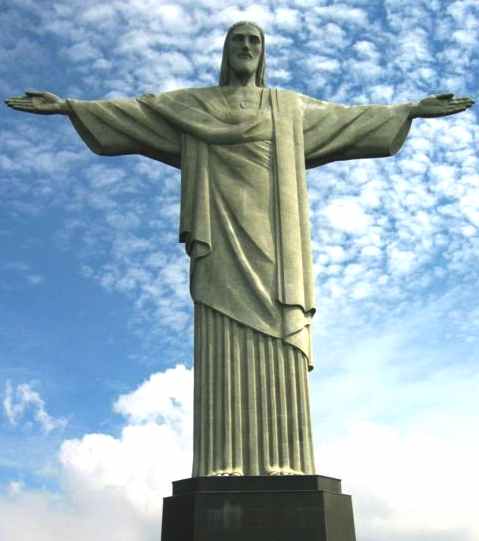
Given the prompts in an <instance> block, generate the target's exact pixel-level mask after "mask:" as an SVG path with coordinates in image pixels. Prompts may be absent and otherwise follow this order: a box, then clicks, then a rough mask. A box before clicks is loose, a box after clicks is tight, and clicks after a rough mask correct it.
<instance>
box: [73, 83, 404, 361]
mask: <svg viewBox="0 0 479 541" xmlns="http://www.w3.org/2000/svg"><path fill="white" fill-rule="evenodd" d="M230 91H231V90H228V87H208V88H197V89H186V90H178V91H173V92H166V93H163V94H160V95H146V96H142V97H140V98H137V99H129V100H105V101H85V102H83V101H77V100H67V102H68V105H69V108H70V118H71V120H72V123H73V125H74V126H75V128H76V130H77V131H78V133H79V134H80V136H81V137H82V138H83V140H84V141H85V143H86V144H87V145H88V146H89V148H90V149H91V150H92V151H93V152H95V153H97V154H100V155H111V156H113V155H122V154H140V155H143V156H147V157H150V158H153V159H155V160H158V161H161V162H164V163H167V164H169V165H171V166H173V167H176V168H180V169H181V214H180V241H181V242H184V243H185V246H186V250H187V252H188V254H189V256H190V258H191V272H190V289H191V295H192V298H193V300H194V301H195V303H199V304H204V305H206V306H209V307H210V308H213V309H214V310H216V311H217V312H219V313H221V314H223V315H226V316H228V317H230V318H231V319H233V320H234V321H236V322H238V323H240V324H242V325H245V326H247V327H249V328H252V329H254V330H256V331H259V332H260V333H263V334H265V335H267V336H271V337H273V338H277V339H280V340H282V341H283V342H284V343H285V344H289V345H291V346H293V347H294V348H296V349H298V350H300V351H301V352H302V353H303V354H304V356H305V358H306V359H307V363H308V366H309V368H312V359H311V351H310V338H309V337H310V332H309V325H310V322H311V318H312V316H313V314H314V311H315V302H314V283H313V282H314V277H313V270H312V261H311V247H310V228H309V217H308V197H307V189H306V180H305V171H306V169H307V168H312V167H316V166H320V165H323V164H326V163H329V162H333V161H337V160H349V159H357V158H377V157H385V156H391V155H392V154H394V153H395V152H397V151H398V150H399V148H400V147H401V145H402V144H403V142H404V140H405V138H406V136H407V133H408V130H409V127H410V120H409V119H408V115H409V110H410V106H409V105H399V106H379V105H369V106H351V107H348V106H341V105H336V104H332V103H328V102H324V101H320V100H316V99H314V98H310V97H307V96H303V95H301V94H298V93H294V92H290V91H286V90H276V89H261V90H260V92H261V99H260V105H259V107H257V108H248V107H246V108H244V109H240V108H236V109H235V108H232V107H230V105H229V102H228V99H227V93H228V92H230ZM255 91H258V89H256V90H255Z"/></svg>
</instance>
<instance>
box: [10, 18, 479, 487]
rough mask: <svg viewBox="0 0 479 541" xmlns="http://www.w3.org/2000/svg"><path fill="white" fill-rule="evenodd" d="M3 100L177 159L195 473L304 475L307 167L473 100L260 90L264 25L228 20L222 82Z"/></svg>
mask: <svg viewBox="0 0 479 541" xmlns="http://www.w3.org/2000/svg"><path fill="white" fill-rule="evenodd" d="M6 103H7V105H9V106H10V107H12V108H14V109H17V110H19V111H26V112H29V113H39V114H63V115H67V116H68V117H69V118H70V120H71V121H72V123H73V126H74V127H75V128H76V130H77V132H78V133H79V135H80V136H81V137H82V139H83V140H84V141H85V143H86V144H87V145H88V147H89V148H90V149H91V150H92V151H93V152H95V153H97V154H100V155H103V156H105V155H106V156H117V155H122V154H141V155H143V156H148V157H149V158H152V159H154V160H158V161H161V162H164V163H167V164H169V165H171V166H173V167H177V168H179V169H181V218H180V241H181V242H184V243H185V246H186V251H187V253H188V255H189V257H190V259H191V274H190V288H191V296H192V298H193V302H194V305H195V315H194V319H195V346H194V369H195V370H194V373H195V386H194V460H193V476H194V477H196V476H219V475H304V474H313V473H314V472H315V466H314V457H313V444H312V435H311V419H310V406H309V392H308V378H307V376H308V369H311V368H312V365H313V362H312V359H311V349H310V323H311V319H312V317H313V314H314V311H315V303H314V288H313V270H312V262H311V247H310V228H309V227H310V226H309V217H308V194H307V190H306V182H305V170H306V169H309V168H312V167H317V166H320V165H323V164H326V163H330V162H333V161H337V160H352V159H358V158H378V157H385V156H391V155H393V154H395V153H396V152H397V151H398V150H399V149H400V147H401V145H402V144H403V142H404V140H405V138H406V136H407V133H408V131H409V128H410V125H411V121H412V120H413V119H414V118H432V117H442V116H446V115H451V114H455V113H459V112H461V111H464V110H465V109H467V108H468V107H470V106H471V105H472V104H473V101H472V100H471V99H469V98H454V96H453V95H452V94H442V95H438V96H432V97H428V98H425V99H423V100H422V101H420V102H419V103H406V104H402V105H395V106H379V105H368V106H352V107H347V106H342V105H336V104H333V103H327V102H324V101H320V100H317V99H313V98H310V97H307V96H304V95H301V94H298V93H295V92H291V91H287V90H277V89H272V88H268V87H267V86H266V84H265V49H264V34H263V31H262V30H261V29H260V28H259V27H258V26H257V25H256V24H254V23H249V22H240V23H237V24H235V25H234V26H232V27H231V28H230V29H229V31H228V33H227V36H226V40H225V45H224V51H223V60H222V66H221V74H220V81H219V85H218V86H214V87H208V88H195V89H186V90H177V91H174V92H166V93H163V94H159V95H145V96H142V97H139V98H137V99H128V100H106V101H77V100H70V99H66V100H63V99H60V98H58V97H57V96H55V95H54V94H51V93H49V92H27V93H26V94H25V96H21V97H16V98H11V99H8V100H7V101H6Z"/></svg>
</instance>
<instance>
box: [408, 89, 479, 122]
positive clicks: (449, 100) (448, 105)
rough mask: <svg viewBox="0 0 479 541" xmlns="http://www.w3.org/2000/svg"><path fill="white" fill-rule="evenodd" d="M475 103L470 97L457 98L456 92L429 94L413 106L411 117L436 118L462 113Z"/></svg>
mask: <svg viewBox="0 0 479 541" xmlns="http://www.w3.org/2000/svg"><path fill="white" fill-rule="evenodd" d="M472 105H474V100H473V99H471V98H468V97H464V98H456V97H454V94H439V95H437V96H428V97H427V98H424V99H422V100H421V101H420V102H418V103H415V104H414V105H412V107H411V111H410V113H409V118H411V119H412V118H436V117H441V116H448V115H455V114H456V113H462V111H465V110H466V109H469V107H471V106H472Z"/></svg>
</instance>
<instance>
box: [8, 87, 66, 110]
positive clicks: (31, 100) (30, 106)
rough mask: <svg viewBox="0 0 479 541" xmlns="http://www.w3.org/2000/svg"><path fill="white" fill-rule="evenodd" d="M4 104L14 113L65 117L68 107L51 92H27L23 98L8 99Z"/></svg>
mask: <svg viewBox="0 0 479 541" xmlns="http://www.w3.org/2000/svg"><path fill="white" fill-rule="evenodd" d="M5 103H6V104H7V105H8V106H9V107H11V108H12V109H15V110H16V111H23V112H24V113H34V114H37V115H67V114H68V110H69V109H68V105H67V103H66V101H65V100H62V99H61V98H59V97H58V96H56V95H55V94H52V93H51V92H41V91H38V90H27V91H26V92H25V94H24V95H23V96H15V97H13V98H8V99H6V100H5Z"/></svg>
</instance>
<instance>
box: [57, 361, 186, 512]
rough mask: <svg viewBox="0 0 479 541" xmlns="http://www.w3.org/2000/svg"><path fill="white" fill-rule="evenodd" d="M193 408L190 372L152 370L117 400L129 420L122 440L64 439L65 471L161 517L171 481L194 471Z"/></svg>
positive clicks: (116, 406) (178, 368)
mask: <svg viewBox="0 0 479 541" xmlns="http://www.w3.org/2000/svg"><path fill="white" fill-rule="evenodd" d="M192 408H193V375H192V370H189V369H187V368H185V367H184V366H182V365H178V366H176V367H175V368H173V369H168V370H166V371H165V372H161V373H156V374H153V375H152V376H151V377H150V378H149V379H148V380H147V381H145V382H144V383H143V384H142V385H140V386H139V387H138V388H137V389H136V390H134V391H132V392H131V393H128V394H125V395H121V396H120V397H119V398H118V400H117V401H116V402H115V404H114V410H115V411H116V412H117V413H120V414H122V415H123V416H124V417H125V418H126V420H127V423H126V425H125V426H124V427H123V429H122V431H121V435H120V436H119V437H118V438H115V437H113V436H110V435H108V434H87V435H85V436H83V437H82V438H81V439H76V440H67V441H65V442H64V443H63V445H62V448H61V453H60V460H61V463H62V465H63V468H64V472H65V474H66V475H67V477H68V478H70V480H72V482H74V483H77V484H81V485H82V486H85V487H88V488H89V489H91V490H94V491H102V490H114V491H115V492H116V493H117V494H118V495H121V496H122V497H123V498H125V500H126V501H127V502H129V503H130V504H131V505H132V506H133V508H134V509H135V510H136V512H139V513H143V514H145V515H147V516H152V517H155V516H159V515H161V509H162V505H163V500H162V498H163V497H164V496H166V495H168V493H169V492H170V490H171V488H170V483H171V480H173V479H181V478H185V477H189V476H190V475H191V471H190V470H191V460H192V449H191V442H192V411H193V410H192Z"/></svg>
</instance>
